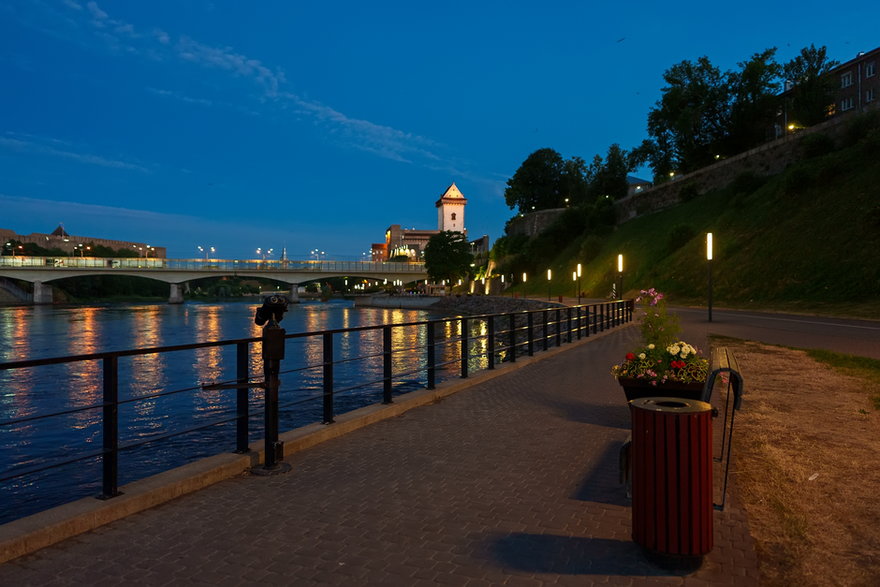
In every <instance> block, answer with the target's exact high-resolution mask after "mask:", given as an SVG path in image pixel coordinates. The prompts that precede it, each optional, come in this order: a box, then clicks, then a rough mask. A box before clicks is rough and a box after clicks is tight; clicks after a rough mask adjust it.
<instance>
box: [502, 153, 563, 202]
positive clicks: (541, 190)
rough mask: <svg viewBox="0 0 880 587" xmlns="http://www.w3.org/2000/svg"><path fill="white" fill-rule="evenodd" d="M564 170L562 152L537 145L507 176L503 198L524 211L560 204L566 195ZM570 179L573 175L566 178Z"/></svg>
mask: <svg viewBox="0 0 880 587" xmlns="http://www.w3.org/2000/svg"><path fill="white" fill-rule="evenodd" d="M565 171H566V164H565V161H564V160H563V159H562V155H560V154H559V153H557V152H556V151H554V150H553V149H538V150H537V151H535V152H534V153H532V154H531V155H529V156H528V157H527V158H526V160H525V161H523V163H522V165H520V166H519V169H517V170H516V173H514V174H513V177H511V178H510V179H509V180H507V188H506V189H505V190H504V201H505V202H507V205H508V206H509V207H510V208H513V209H517V210H518V211H519V212H523V213H525V212H531V211H532V210H545V209H547V208H561V207H562V206H563V204H564V201H565V198H566V195H565V193H564V185H563V179H562V177H563V174H564V173H565ZM568 171H571V168H569V169H568ZM569 181H571V178H568V179H567V180H566V184H567V183H568V182H569Z"/></svg>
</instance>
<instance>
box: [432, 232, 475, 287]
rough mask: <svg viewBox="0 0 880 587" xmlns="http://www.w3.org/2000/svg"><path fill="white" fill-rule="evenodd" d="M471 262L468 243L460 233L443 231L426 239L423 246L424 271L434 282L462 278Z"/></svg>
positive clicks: (468, 269)
mask: <svg viewBox="0 0 880 587" xmlns="http://www.w3.org/2000/svg"><path fill="white" fill-rule="evenodd" d="M472 261H473V255H472V254H471V246H470V243H468V241H467V238H466V237H465V236H464V235H463V234H462V233H460V232H453V231H451V230H444V231H443V232H440V233H437V234H435V235H434V236H432V237H431V238H430V239H428V243H427V244H426V245H425V269H427V271H428V276H429V277H430V278H431V280H433V281H435V282H436V281H442V280H444V279H448V280H450V281H454V280H457V279H459V278H461V277H464V276H465V275H467V274H468V272H469V271H470V268H471V262H472Z"/></svg>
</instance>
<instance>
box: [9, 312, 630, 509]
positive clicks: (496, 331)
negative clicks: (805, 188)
mask: <svg viewBox="0 0 880 587" xmlns="http://www.w3.org/2000/svg"><path fill="white" fill-rule="evenodd" d="M632 317H633V303H632V301H631V300H618V301H612V302H603V303H598V304H587V305H581V306H569V307H558V308H548V309H542V310H530V311H520V312H512V313H501V314H486V315H476V316H459V317H450V318H441V319H434V320H426V321H418V322H407V323H399V324H384V325H377V326H361V327H355V328H343V329H335V330H324V331H318V332H303V333H292V334H286V333H283V338H284V343H287V342H290V341H295V340H298V339H320V341H321V343H320V344H321V349H322V353H321V360H320V361H317V362H313V363H311V364H304V365H299V366H295V367H293V368H291V369H288V370H284V366H283V364H282V365H280V367H281V368H280V370H279V371H280V372H278V371H276V372H278V376H279V377H283V376H285V375H290V374H293V373H297V372H303V371H313V372H317V373H320V386H318V388H317V389H316V388H315V387H311V388H301V389H287V390H281V392H282V394H283V395H284V396H285V397H284V398H283V399H284V401H280V402H279V401H270V399H271V395H272V394H270V393H265V394H264V400H265V401H264V402H263V406H257V405H256V402H255V401H254V397H252V396H253V394H251V393H250V390H251V389H253V388H263V389H265V390H268V389H269V388H270V385H269V383H270V382H269V381H268V380H263V377H255V376H254V375H253V374H252V373H251V372H250V371H251V369H250V361H249V358H250V357H251V351H252V345H256V344H262V345H263V349H264V353H265V348H266V344H265V341H267V340H268V338H267V337H266V336H264V337H260V338H247V339H238V340H226V341H219V342H205V343H196V344H186V345H176V346H164V347H155V348H146V349H134V350H126V351H115V352H102V353H94V354H87V355H75V356H65V357H56V358H48V359H35V360H25V361H15V362H8V363H0V375H2V374H3V373H4V372H13V373H14V372H16V371H20V370H25V369H39V368H45V367H48V366H51V365H60V364H70V363H76V364H85V363H95V362H97V363H100V371H101V373H102V376H101V381H102V394H103V397H102V401H100V402H99V403H94V404H91V405H86V406H78V407H75V408H72V409H67V410H63V411H57V412H52V413H46V414H34V415H28V416H26V417H20V418H13V419H8V420H3V421H0V432H7V433H9V432H13V431H14V429H15V428H16V427H18V426H21V425H23V424H30V423H33V422H35V421H38V420H49V419H51V418H57V417H60V416H64V415H69V414H73V413H80V412H93V413H97V414H98V418H99V420H100V427H101V430H102V432H101V448H100V449H98V450H84V449H83V447H64V452H67V451H70V450H72V449H74V448H75V449H77V450H81V451H82V452H79V453H78V454H75V455H73V456H70V457H67V458H60V459H56V460H54V461H52V462H48V463H42V464H38V465H28V464H23V463H21V462H19V463H16V464H15V465H13V466H12V467H11V468H10V469H8V470H5V471H0V483H5V482H8V481H10V480H18V479H21V478H25V477H29V476H34V475H37V474H39V473H42V472H44V471H47V470H50V469H57V468H59V467H63V466H68V465H72V464H74V463H78V462H81V461H86V460H95V459H96V458H98V459H100V461H101V465H102V473H101V493H100V495H99V496H98V497H99V498H101V499H109V498H112V497H114V496H116V495H119V461H120V456H121V455H122V454H123V453H124V452H126V451H129V450H132V449H135V448H139V447H142V446H144V445H147V444H153V443H157V442H159V441H165V440H168V439H171V438H174V437H178V436H182V435H189V434H193V433H196V432H198V431H201V430H205V429H207V428H211V427H215V426H219V425H221V424H225V423H234V424H235V434H234V439H233V438H230V439H229V444H228V450H234V451H235V452H239V453H245V452H248V451H249V447H248V444H249V438H250V436H251V433H252V432H253V431H254V429H253V428H252V427H251V426H252V422H251V421H252V420H255V419H257V418H260V417H261V416H262V419H263V421H264V422H265V425H264V428H263V430H264V433H265V434H264V436H265V442H266V447H267V449H268V448H270V447H280V443H279V442H278V430H279V425H278V422H279V411H281V410H294V409H296V408H297V407H299V406H302V405H304V404H307V403H309V402H320V405H321V421H322V422H323V423H324V424H327V425H331V424H332V423H333V421H334V417H335V416H336V413H337V409H338V407H339V401H340V397H341V396H344V395H345V394H347V393H350V392H352V391H354V390H359V389H373V390H375V394H374V395H373V398H374V400H373V403H376V402H378V401H381V402H382V403H386V404H388V403H392V402H393V401H394V395H395V391H396V392H397V393H398V394H400V393H404V392H405V391H404V390H403V388H404V387H405V385H403V382H409V384H410V387H412V382H413V379H412V378H413V377H416V378H417V379H416V380H417V381H418V385H419V386H420V387H424V388H427V389H433V388H434V387H435V385H436V383H437V382H438V380H440V376H441V374H442V373H443V372H448V373H456V374H457V375H458V376H459V377H462V378H466V377H468V376H469V375H470V373H471V371H472V370H474V369H479V368H485V369H494V368H495V367H496V365H497V364H498V363H499V362H515V361H516V360H517V358H518V357H520V356H523V355H526V356H532V355H533V354H534V353H535V352H536V351H538V350H545V351H546V350H548V349H549V348H550V347H559V346H561V345H562V344H564V343H570V342H572V341H574V340H576V339H577V340H579V339H581V338H585V337H589V336H591V335H595V334H596V333H598V332H602V331H604V330H606V329H609V328H613V327H615V326H619V325H622V324H625V323H627V322H630V321H631V320H632ZM400 329H404V330H405V329H416V331H417V333H418V334H419V335H420V336H417V337H415V339H421V341H423V342H419V344H416V345H413V346H401V345H398V346H396V347H395V345H394V344H393V341H394V340H395V336H394V334H395V331H398V330H400ZM282 332H283V331H282ZM369 332H375V333H381V340H382V343H381V350H377V351H376V352H372V353H367V354H363V355H360V356H337V353H338V351H340V350H344V349H342V348H341V347H343V346H344V345H339V344H337V340H338V339H339V338H340V337H341V336H345V335H351V334H353V333H369ZM215 347H235V357H236V359H235V366H236V367H235V369H236V375H235V379H233V380H229V381H225V382H219V383H218V382H213V383H211V384H205V385H199V386H195V387H187V388H181V389H171V390H160V391H157V392H154V393H148V394H144V395H139V396H137V397H126V398H121V397H120V359H122V358H125V357H143V356H145V355H159V354H163V353H171V352H177V351H184V350H194V349H207V348H215ZM481 349H484V350H481ZM282 355H283V351H282ZM395 356H404V357H412V358H411V359H409V358H407V366H408V368H406V369H400V368H398V369H397V370H395V367H394V365H395V363H394V357H395ZM359 361H381V365H382V368H381V377H377V378H375V379H371V380H366V381H353V382H351V381H350V382H347V383H348V384H347V385H345V386H342V385H341V383H345V382H340V381H339V380H337V379H336V378H335V377H334V370H335V368H337V367H340V366H342V365H345V364H347V363H354V362H359ZM376 371H377V372H379V370H378V369H376ZM260 380H262V381H260ZM203 389H213V390H223V389H226V390H230V391H234V392H235V401H234V410H232V413H229V414H226V415H224V416H223V417H221V418H216V419H213V420H210V421H205V422H201V423H199V424H198V425H194V426H188V427H185V428H183V429H179V430H172V431H168V432H165V433H162V434H159V435H155V436H152V437H149V438H146V439H139V440H134V441H131V442H121V441H120V408H121V407H124V406H127V405H129V404H133V403H136V402H154V403H155V400H156V399H157V398H161V397H167V396H172V395H178V394H186V393H193V392H194V391H196V390H203ZM276 390H277V387H276ZM276 399H277V398H276ZM362 405H366V404H361V405H353V406H352V405H349V406H348V407H349V408H351V409H354V408H356V407H362ZM254 407H256V408H257V409H258V410H259V408H260V407H262V411H263V414H260V413H252V408H254ZM218 448H219V449H220V450H218V451H215V454H216V452H222V451H223V449H222V448H220V447H218ZM270 453H272V454H270ZM266 454H267V457H266V465H267V466H269V465H270V464H271V463H272V460H273V458H274V456H275V453H274V449H273V450H272V451H270V450H267V453H266ZM280 456H282V457H283V454H282V455H280ZM193 458H195V457H193ZM44 460H45V459H44ZM190 460H192V459H190ZM27 461H28V463H32V462H33V461H34V457H33V456H29V458H28V459H27Z"/></svg>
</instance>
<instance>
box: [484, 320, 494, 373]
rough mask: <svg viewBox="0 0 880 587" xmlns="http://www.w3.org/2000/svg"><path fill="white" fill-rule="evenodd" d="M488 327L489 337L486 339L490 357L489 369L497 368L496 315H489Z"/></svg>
mask: <svg viewBox="0 0 880 587" xmlns="http://www.w3.org/2000/svg"><path fill="white" fill-rule="evenodd" d="M486 327H487V328H488V330H489V338H488V340H487V341H486V346H487V347H488V351H489V352H488V353H487V356H488V359H489V365H488V368H489V369H494V368H495V316H489V317H488V318H486Z"/></svg>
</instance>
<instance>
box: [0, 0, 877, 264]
mask: <svg viewBox="0 0 880 587" xmlns="http://www.w3.org/2000/svg"><path fill="white" fill-rule="evenodd" d="M838 7H840V10H837V8H838ZM878 14H880V10H878V9H877V6H876V4H875V3H874V2H853V3H849V4H841V5H829V4H828V3H827V2H823V3H820V2H812V1H806V2H798V3H796V4H795V3H782V4H779V5H776V3H768V2H753V1H751V0H746V1H743V2H738V3H732V4H718V3H715V4H712V3H705V2H677V3H661V2H640V1H631V2H625V3H624V2H621V3H598V2H544V3H540V4H539V3H537V2H516V1H507V2H501V1H493V2H480V1H477V0H471V1H469V2H455V1H452V2H444V3H430V4H429V3H423V2H412V1H411V0H410V1H407V2H381V1H376V2H354V1H351V2H348V1H342V2H299V1H293V0H289V1H280V0H275V1H261V2H249V3H242V2H219V1H218V2H209V1H207V0H173V1H171V0H152V1H150V2H133V1H129V2H122V1H111V0H99V1H96V2H87V1H83V0H58V1H49V0H21V1H7V0H0V80H2V89H3V91H0V228H9V229H13V230H15V231H17V232H19V233H30V232H49V231H51V230H53V229H54V228H55V227H56V226H57V225H58V224H59V223H63V224H64V226H65V228H66V229H67V230H68V231H69V232H71V233H72V234H75V235H83V236H94V237H104V238H115V239H120V240H136V241H142V242H148V243H150V244H154V245H162V246H166V247H167V248H168V254H169V256H171V257H178V258H187V257H195V256H197V255H198V253H197V251H196V247H198V246H199V245H202V246H214V247H215V248H216V249H217V255H218V256H219V257H221V258H248V257H254V256H255V253H254V251H255V249H256V248H257V247H262V248H270V247H272V248H274V249H275V250H276V251H280V249H281V248H282V247H285V246H286V247H287V249H288V254H289V256H290V257H291V258H305V257H307V256H308V253H309V251H310V250H312V249H315V248H318V249H321V250H324V251H326V253H327V256H328V257H331V258H337V259H357V258H360V257H361V253H363V252H364V251H367V250H368V248H369V245H370V243H372V242H380V241H382V240H383V238H384V230H385V228H387V227H388V226H389V225H390V224H401V225H403V226H405V227H415V228H436V222H437V220H436V218H437V217H436V210H435V208H434V202H435V201H436V200H437V198H438V197H439V196H440V194H441V193H442V192H443V191H444V190H445V189H446V187H447V186H448V185H449V184H450V183H451V182H453V181H455V182H456V184H457V185H458V187H459V188H460V189H461V191H462V192H463V193H464V195H465V196H466V197H467V198H468V207H467V225H468V231H469V234H470V235H471V236H472V237H477V236H480V235H482V234H488V235H489V236H490V237H491V238H492V239H493V240H494V239H495V238H497V237H499V236H500V235H501V234H502V231H503V227H504V223H505V221H506V220H507V219H508V218H509V217H510V216H511V215H512V212H511V211H510V210H509V209H508V208H507V206H506V205H505V203H504V196H503V192H504V186H505V182H506V180H507V179H508V178H509V177H510V176H511V175H512V174H513V173H514V171H516V169H517V167H519V165H520V163H522V161H523V160H524V159H525V158H526V157H527V156H528V155H529V153H531V152H533V151H534V150H536V149H539V148H542V147H551V148H553V149H556V150H557V151H559V152H560V153H562V155H563V156H565V157H571V156H574V155H577V156H581V157H583V158H585V159H587V160H589V159H590V158H592V157H593V155H595V154H597V153H599V154H604V153H605V152H606V151H607V148H608V146H609V145H610V144H612V143H619V144H620V145H621V146H622V147H624V148H630V147H633V146H635V145H637V144H638V143H640V142H641V141H642V139H644V138H646V131H645V120H646V117H647V113H648V110H649V109H650V107H651V106H652V105H653V104H654V102H655V101H656V100H657V99H658V98H659V96H660V88H661V87H662V85H663V81H662V74H663V72H664V71H665V70H666V69H667V68H668V67H670V66H671V65H673V64H675V63H677V62H679V61H681V60H683V59H696V58H698V57H700V56H702V55H706V56H708V57H709V59H710V60H711V61H712V62H713V63H714V64H715V65H717V66H719V67H721V68H722V69H731V68H735V67H736V64H737V62H739V61H743V60H745V59H747V58H748V57H749V56H750V55H752V54H753V53H756V52H758V51H761V50H763V49H765V48H767V47H772V46H776V47H778V48H779V52H778V59H779V60H780V61H786V60H788V59H790V58H791V57H793V56H794V55H796V54H797V52H798V51H799V50H800V49H801V48H802V47H804V46H807V45H809V44H810V43H815V44H816V45H826V46H827V47H828V50H829V54H830V56H831V57H832V58H834V59H837V60H839V61H846V60H848V59H851V58H852V57H854V56H855V54H856V53H857V52H858V51H867V50H870V49H873V48H875V47H877V46H878V45H880V35H877V25H876V23H877V16H878Z"/></svg>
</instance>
